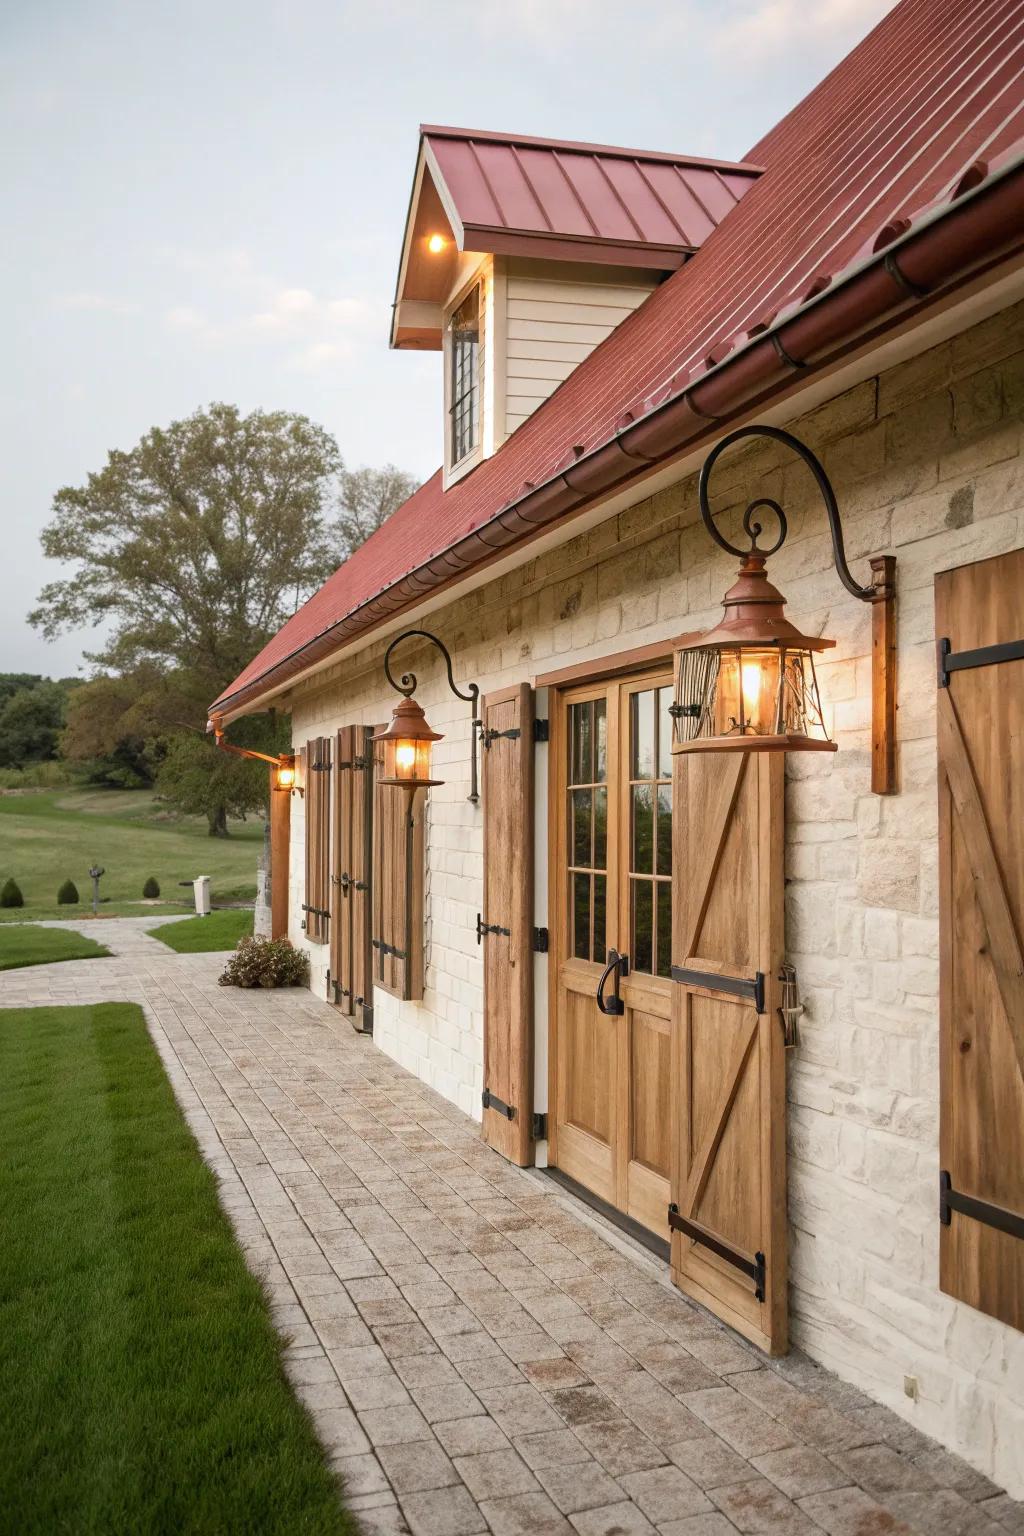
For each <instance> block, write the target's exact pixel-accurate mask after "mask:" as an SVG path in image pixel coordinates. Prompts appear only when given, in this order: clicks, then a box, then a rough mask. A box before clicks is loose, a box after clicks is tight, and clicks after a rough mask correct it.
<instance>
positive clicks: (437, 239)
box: [427, 235, 448, 256]
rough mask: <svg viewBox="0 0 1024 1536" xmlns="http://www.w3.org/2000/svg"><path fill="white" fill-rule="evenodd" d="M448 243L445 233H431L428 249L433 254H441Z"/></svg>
mask: <svg viewBox="0 0 1024 1536" xmlns="http://www.w3.org/2000/svg"><path fill="white" fill-rule="evenodd" d="M447 244H448V241H447V240H446V239H445V237H444V235H431V236H430V238H429V239H428V241H427V250H428V251H429V252H430V254H431V256H440V254H441V252H442V251H443V250H444V248H445V246H446V245H447Z"/></svg>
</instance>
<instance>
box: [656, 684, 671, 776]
mask: <svg viewBox="0 0 1024 1536" xmlns="http://www.w3.org/2000/svg"><path fill="white" fill-rule="evenodd" d="M671 703H672V689H671V688H659V689H658V778H659V779H670V778H671V777H672V716H671V715H670V714H669V712H668V711H669V705H670V704H671Z"/></svg>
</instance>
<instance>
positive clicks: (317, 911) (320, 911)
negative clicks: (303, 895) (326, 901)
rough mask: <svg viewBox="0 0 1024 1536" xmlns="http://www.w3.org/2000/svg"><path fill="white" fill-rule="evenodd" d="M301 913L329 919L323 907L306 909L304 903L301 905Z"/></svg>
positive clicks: (328, 913)
mask: <svg viewBox="0 0 1024 1536" xmlns="http://www.w3.org/2000/svg"><path fill="white" fill-rule="evenodd" d="M302 911H303V912H312V914H313V916H314V917H330V915H331V914H330V912H329V911H328V910H327V909H326V908H325V907H307V906H306V904H305V903H303V905H302Z"/></svg>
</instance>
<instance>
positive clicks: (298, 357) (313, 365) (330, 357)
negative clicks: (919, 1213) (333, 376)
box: [288, 341, 352, 373]
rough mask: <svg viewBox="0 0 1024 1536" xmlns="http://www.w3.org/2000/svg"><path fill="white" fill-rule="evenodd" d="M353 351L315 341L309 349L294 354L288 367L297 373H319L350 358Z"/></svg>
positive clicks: (348, 348) (330, 343)
mask: <svg viewBox="0 0 1024 1536" xmlns="http://www.w3.org/2000/svg"><path fill="white" fill-rule="evenodd" d="M351 351H352V349H351V347H348V346H338V345H337V344H336V343H335V342H331V341H314V342H311V343H310V345H309V346H308V347H303V348H302V349H301V350H300V351H298V352H295V353H293V355H292V356H291V357H290V358H289V360H288V365H289V367H290V368H294V369H295V371H296V372H297V373H319V372H320V371H321V370H322V369H324V368H329V367H330V366H331V364H332V363H336V362H339V361H340V360H341V359H342V358H344V357H348V356H350V355H351Z"/></svg>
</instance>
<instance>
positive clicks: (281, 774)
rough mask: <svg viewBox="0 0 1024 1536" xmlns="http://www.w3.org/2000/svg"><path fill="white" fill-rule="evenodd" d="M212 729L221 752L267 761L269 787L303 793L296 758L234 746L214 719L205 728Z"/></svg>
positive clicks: (284, 792) (286, 792)
mask: <svg viewBox="0 0 1024 1536" xmlns="http://www.w3.org/2000/svg"><path fill="white" fill-rule="evenodd" d="M211 729H212V731H213V740H214V744H215V745H216V746H217V747H219V748H220V750H221V751H222V752H230V753H232V755H233V756H235V757H249V758H252V759H253V760H254V761H256V762H259V763H269V764H270V766H271V768H272V769H273V772H272V774H271V775H270V787H271V789H272V790H279V791H280V792H281V793H283V794H289V795H290V794H292V793H293V792H295V793H297V794H300V795H301V794H302V793H303V786H302V784H301V783H300V781H299V774H298V769H297V767H296V760H295V758H294V757H293V756H291V755H290V754H289V753H287V752H280V753H278V755H277V757H271V756H270V754H269V753H268V752H254V751H252V749H251V748H249V747H236V746H235V744H234V742H233V741H228V739H227V737H226V736H225V735H224V731H223V729H222V728H221V726H220V725H219V724H218V722H217V720H216V719H214V720H213V721H212V722H211V723H210V725H208V726H207V730H211Z"/></svg>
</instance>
